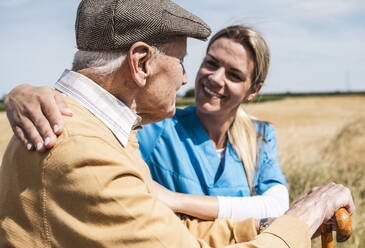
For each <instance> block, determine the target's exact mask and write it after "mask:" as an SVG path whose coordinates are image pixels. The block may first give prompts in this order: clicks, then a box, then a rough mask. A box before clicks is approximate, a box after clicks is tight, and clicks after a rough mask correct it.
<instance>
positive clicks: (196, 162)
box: [137, 106, 287, 196]
mask: <svg viewBox="0 0 365 248" xmlns="http://www.w3.org/2000/svg"><path fill="white" fill-rule="evenodd" d="M195 108H196V107H195V106H193V107H188V108H185V109H177V110H176V114H175V116H174V117H173V118H171V119H165V120H163V121H161V122H157V123H153V124H149V125H145V126H143V129H142V130H140V131H139V132H138V134H137V138H138V143H139V149H140V151H141V154H142V157H143V159H144V160H145V162H146V163H147V164H148V166H149V168H150V171H151V175H152V178H153V179H154V180H155V181H157V182H159V183H160V184H162V185H164V186H165V187H167V188H168V189H170V190H172V191H175V192H181V193H189V194H199V195H212V196H250V189H249V186H248V182H247V177H246V173H245V170H244V167H243V165H242V162H241V160H240V159H239V157H238V155H237V154H236V152H235V150H234V148H233V147H232V145H231V143H230V142H229V140H228V141H227V146H226V149H225V159H224V160H223V162H221V159H220V158H219V157H218V154H217V152H216V150H215V147H214V145H213V143H212V141H211V140H210V139H209V136H208V134H207V132H206V131H205V129H204V128H203V126H202V124H201V122H200V120H199V119H198V117H197V116H196V115H195ZM259 123H263V125H259ZM255 126H256V129H257V131H258V132H260V133H261V134H263V136H264V137H265V141H264V142H263V144H262V148H261V151H260V154H259V163H258V164H259V166H258V170H257V172H256V174H255V176H254V182H253V183H254V187H255V194H257V195H261V194H263V193H264V192H265V191H266V190H268V189H269V188H271V187H272V186H274V185H276V184H283V185H285V186H286V187H287V185H286V180H285V176H284V175H283V173H282V171H281V168H280V165H279V161H278V157H277V153H276V139H275V130H274V129H273V127H272V126H271V125H270V124H268V123H266V122H256V123H255Z"/></svg>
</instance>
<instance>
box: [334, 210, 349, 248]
mask: <svg viewBox="0 0 365 248" xmlns="http://www.w3.org/2000/svg"><path fill="white" fill-rule="evenodd" d="M335 217H336V221H337V234H336V241H337V242H345V241H346V240H348V239H349V238H350V237H351V234H352V223H351V217H350V215H349V213H348V212H347V210H346V209H345V208H340V209H339V210H337V211H336V213H335Z"/></svg>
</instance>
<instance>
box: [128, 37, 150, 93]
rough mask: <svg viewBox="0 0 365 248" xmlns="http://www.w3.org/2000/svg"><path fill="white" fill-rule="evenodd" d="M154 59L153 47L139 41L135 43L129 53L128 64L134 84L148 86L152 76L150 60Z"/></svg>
mask: <svg viewBox="0 0 365 248" xmlns="http://www.w3.org/2000/svg"><path fill="white" fill-rule="evenodd" d="M151 57H152V47H151V46H149V45H148V44H146V43H144V42H141V41H138V42H136V43H134V44H133V45H132V46H131V48H130V49H129V51H128V63H129V67H130V71H131V75H132V78H133V80H134V82H135V83H136V84H137V86H139V87H144V86H145V85H146V81H147V78H148V76H149V74H150V68H149V64H148V62H149V60H150V59H151Z"/></svg>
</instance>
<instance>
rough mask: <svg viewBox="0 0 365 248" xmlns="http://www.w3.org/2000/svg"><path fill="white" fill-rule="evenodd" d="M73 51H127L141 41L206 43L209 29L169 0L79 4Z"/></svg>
mask: <svg viewBox="0 0 365 248" xmlns="http://www.w3.org/2000/svg"><path fill="white" fill-rule="evenodd" d="M75 29H76V41H77V48H78V49H80V50H86V51H128V50H129V48H130V47H131V45H132V44H134V43H135V42H137V41H144V42H146V43H148V44H150V45H159V44H163V43H166V42H169V41H171V40H173V39H176V38H177V37H193V38H197V39H201V40H206V39H207V38H208V36H209V35H210V33H211V30H210V27H209V26H208V25H207V24H206V23H204V22H203V21H202V20H201V19H200V18H199V17H197V16H195V15H194V14H192V13H190V12H188V11H186V10H185V9H183V8H182V7H180V6H179V5H177V4H175V3H173V2H171V1H170V0H83V1H81V3H80V5H79V8H78V11H77V19H76V25H75Z"/></svg>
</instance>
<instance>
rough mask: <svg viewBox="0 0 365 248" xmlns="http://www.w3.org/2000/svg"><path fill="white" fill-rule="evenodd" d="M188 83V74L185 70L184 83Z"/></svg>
mask: <svg viewBox="0 0 365 248" xmlns="http://www.w3.org/2000/svg"><path fill="white" fill-rule="evenodd" d="M187 83H188V74H186V72H185V71H184V74H183V80H182V85H185V84H187Z"/></svg>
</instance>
